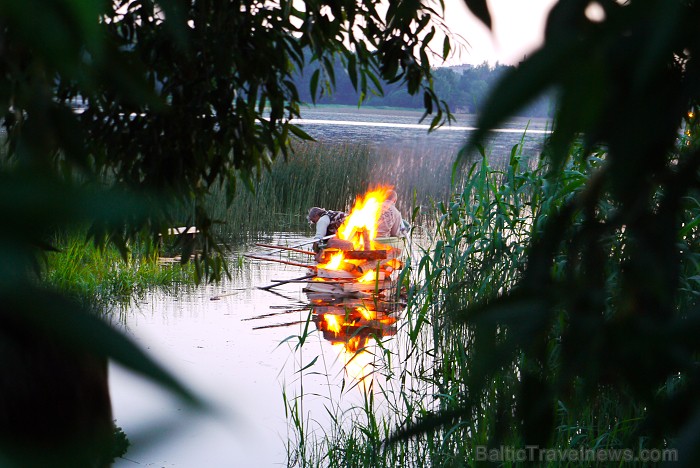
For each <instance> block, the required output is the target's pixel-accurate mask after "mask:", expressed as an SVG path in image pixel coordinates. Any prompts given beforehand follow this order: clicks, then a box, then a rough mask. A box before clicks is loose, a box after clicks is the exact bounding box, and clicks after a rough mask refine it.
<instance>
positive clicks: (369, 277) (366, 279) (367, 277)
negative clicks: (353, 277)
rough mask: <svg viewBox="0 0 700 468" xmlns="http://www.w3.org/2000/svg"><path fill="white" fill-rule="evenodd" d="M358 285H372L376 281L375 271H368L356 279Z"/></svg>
mask: <svg viewBox="0 0 700 468" xmlns="http://www.w3.org/2000/svg"><path fill="white" fill-rule="evenodd" d="M357 281H359V282H360V283H373V282H375V281H377V270H370V271H368V272H367V273H365V274H364V275H362V276H360V277H359V278H357Z"/></svg>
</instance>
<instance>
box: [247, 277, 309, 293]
mask: <svg viewBox="0 0 700 468" xmlns="http://www.w3.org/2000/svg"><path fill="white" fill-rule="evenodd" d="M314 276H316V275H315V274H310V275H305V276H302V277H301V278H292V279H289V280H283V281H277V282H275V283H273V284H270V285H268V286H262V287H261V286H258V289H262V290H264V291H267V290H269V289H271V288H274V287H276V286H279V285H281V284H287V283H294V282H296V281H303V280H305V279H308V278H313V277H314ZM304 282H305V281H304Z"/></svg>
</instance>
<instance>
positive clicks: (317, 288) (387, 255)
mask: <svg viewBox="0 0 700 468" xmlns="http://www.w3.org/2000/svg"><path fill="white" fill-rule="evenodd" d="M390 192H392V190H391V187H379V188H377V189H374V190H371V191H369V192H368V193H367V194H365V195H364V196H362V197H358V198H357V199H356V200H355V205H354V206H353V208H352V210H351V211H350V214H349V215H348V216H347V217H346V218H345V220H344V221H343V224H341V225H340V226H339V227H338V230H337V232H336V233H335V235H332V236H328V237H326V238H323V239H328V238H331V237H332V239H329V240H328V244H329V245H328V246H329V247H332V248H326V249H323V250H322V251H321V252H319V253H317V254H316V255H315V259H316V262H317V264H316V265H310V264H306V263H300V262H294V261H290V260H286V261H285V260H281V259H280V260H275V259H272V258H270V257H269V256H260V255H257V256H256V255H250V254H247V255H246V256H247V257H249V258H254V259H258V260H270V261H278V262H280V263H285V264H288V265H297V266H305V267H308V268H309V270H310V274H311V275H313V277H312V278H311V279H310V280H308V282H307V284H306V289H305V290H306V291H312V292H320V293H325V294H331V295H337V296H347V295H365V294H381V293H384V292H385V291H390V290H392V289H393V288H394V287H395V286H396V285H397V283H396V282H397V279H398V273H397V272H398V271H399V270H401V268H403V262H402V261H401V259H400V258H401V256H402V255H403V250H404V249H403V248H402V247H403V241H402V239H401V238H396V237H388V238H381V239H380V238H377V232H378V228H377V227H378V224H379V220H380V218H381V215H382V212H383V210H387V209H391V208H392V205H391V203H392V202H388V201H387V197H388V195H389V193H390ZM387 203H388V204H387ZM384 212H390V211H384ZM332 241H333V242H332ZM312 242H314V241H312ZM257 245H258V246H264V247H273V248H274V247H276V246H272V245H266V244H257ZM300 245H303V244H299V245H297V246H295V247H281V246H280V247H277V249H278V250H280V251H285V250H286V251H288V252H297V253H303V254H310V255H314V252H310V251H305V250H300V249H297V248H296V247H299V246H300Z"/></svg>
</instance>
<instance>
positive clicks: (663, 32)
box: [407, 0, 700, 464]
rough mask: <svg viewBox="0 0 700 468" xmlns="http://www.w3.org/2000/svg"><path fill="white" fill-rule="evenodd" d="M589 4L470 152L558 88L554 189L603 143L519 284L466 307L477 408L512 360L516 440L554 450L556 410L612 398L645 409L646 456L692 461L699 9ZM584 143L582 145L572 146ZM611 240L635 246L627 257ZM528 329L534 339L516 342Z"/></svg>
mask: <svg viewBox="0 0 700 468" xmlns="http://www.w3.org/2000/svg"><path fill="white" fill-rule="evenodd" d="M466 3H467V4H469V5H470V6H471V4H472V3H477V2H466ZM590 3H591V2H589V1H587V0H583V1H582V0H560V1H559V2H558V3H557V4H556V6H555V7H554V9H553V10H552V11H551V13H550V15H549V18H548V22H547V29H546V41H545V44H544V45H543V47H542V48H541V49H540V50H538V51H537V52H535V53H534V54H532V55H531V56H530V57H529V58H528V59H527V60H526V61H525V62H524V63H522V64H521V66H519V67H518V68H516V69H513V70H510V71H509V72H508V73H506V74H505V75H504V76H503V78H502V80H501V81H500V82H499V84H498V85H497V86H496V88H495V89H494V91H493V93H492V94H491V96H490V98H489V100H488V102H487V103H486V105H485V106H484V111H483V113H482V114H481V116H480V131H479V132H477V133H476V134H475V135H474V137H473V138H472V139H471V141H470V142H469V146H468V147H467V149H466V150H465V152H464V156H463V158H466V155H468V154H469V151H471V150H472V149H473V148H476V147H478V145H479V143H481V142H482V141H483V139H484V137H485V136H486V134H487V133H488V131H489V129H491V128H494V127H496V126H497V125H498V124H499V123H501V122H502V121H503V120H504V119H506V118H508V117H509V116H510V115H512V114H513V113H514V112H516V110H517V109H518V108H521V107H522V106H524V105H526V104H527V103H528V102H531V101H532V100H533V99H535V98H536V97H537V96H539V95H540V94H541V93H543V92H545V91H548V90H551V89H555V90H556V91H557V92H558V94H559V96H560V101H559V103H558V109H557V114H556V121H555V132H554V134H553V135H552V137H551V140H550V142H549V147H548V149H547V151H546V157H547V158H548V161H549V163H550V165H551V170H550V173H549V176H548V178H547V181H546V183H548V184H557V183H559V181H560V180H561V175H562V170H563V168H564V167H565V165H566V163H567V161H568V159H569V158H572V157H573V158H577V159H578V161H577V162H578V163H584V162H585V160H586V159H587V158H588V157H589V156H590V155H591V152H592V150H593V149H594V148H601V147H602V148H603V149H604V155H603V164H602V165H601V166H600V167H599V168H598V169H597V170H596V172H595V174H594V175H593V176H592V177H591V178H590V180H589V182H588V183H587V185H586V186H585V187H584V188H583V190H581V191H579V192H577V193H575V194H573V195H572V196H571V197H570V198H569V199H568V200H566V201H565V203H564V205H563V206H561V207H560V208H559V209H557V210H556V212H554V213H552V215H551V216H549V218H548V219H547V221H546V222H545V223H544V225H543V226H541V227H539V229H537V230H536V231H535V233H534V238H533V240H532V243H531V245H529V246H528V248H529V254H528V262H527V268H526V270H525V272H524V276H523V278H522V279H521V280H520V281H519V283H518V285H517V286H516V287H515V288H514V289H512V290H510V291H506V292H505V293H504V294H502V295H500V296H498V297H494V298H492V299H491V300H489V301H486V303H484V304H479V305H477V306H475V307H468V308H467V309H464V310H454V312H455V314H456V315H457V316H459V317H461V319H462V320H464V321H465V322H466V323H468V324H470V325H472V326H473V327H474V333H475V337H476V339H475V345H474V349H473V350H472V352H473V354H472V357H473V359H474V361H478V362H479V365H478V367H477V368H475V369H473V370H472V372H471V375H470V376H469V380H468V388H469V392H468V394H467V395H465V401H466V402H467V406H465V408H464V412H465V414H466V413H468V412H469V408H470V406H469V405H470V404H471V405H477V404H478V402H479V395H480V394H481V391H482V389H483V388H484V385H486V384H487V382H488V380H489V378H490V377H492V376H495V375H499V373H500V372H502V369H503V367H504V366H508V365H509V363H515V364H516V365H517V366H518V369H519V374H520V379H519V381H518V383H517V389H516V392H515V393H516V395H517V407H516V409H515V410H516V412H515V414H516V416H517V417H516V419H515V424H513V425H512V426H508V427H502V428H500V430H499V431H500V433H501V434H511V439H510V440H520V441H522V442H523V443H524V444H535V445H539V446H540V447H546V446H548V444H550V443H552V441H553V439H554V434H555V430H556V428H555V420H556V417H555V413H556V411H557V408H558V404H559V402H565V403H566V404H567V406H569V405H571V407H573V408H576V407H578V408H581V407H588V408H593V409H595V408H600V407H601V403H602V402H603V401H605V400H606V399H611V400H612V401H615V402H617V403H619V404H620V405H621V406H625V407H635V408H637V409H638V413H637V415H638V416H639V417H640V418H641V424H640V425H639V430H638V433H636V434H635V435H636V437H638V439H637V440H638V443H639V444H640V445H639V446H646V447H674V448H677V449H678V450H679V453H680V457H681V461H683V462H684V463H685V464H691V463H692V460H694V459H696V458H697V455H698V453H697V451H698V447H700V441H699V440H698V438H699V437H700V433H699V432H698V431H697V427H698V424H700V400H698V397H697V395H698V386H699V384H700V374H699V373H698V360H697V358H698V351H700V340H698V339H697V336H700V315H698V308H697V299H696V298H697V288H696V287H695V286H692V285H691V284H690V283H692V282H693V281H696V280H693V278H697V254H698V243H697V236H698V231H697V224H698V219H697V218H696V217H694V215H693V213H696V212H695V211H691V210H690V208H691V207H692V208H694V207H695V205H696V204H697V200H698V195H700V173H699V171H698V169H699V166H700V154H699V153H698V146H697V136H698V133H697V132H698V131H699V130H700V129H699V128H698V126H697V121H696V117H695V116H696V115H697V104H698V98H699V97H700V80H698V77H699V75H698V74H699V73H700V61H699V60H698V57H699V56H700V37H699V36H698V35H697V25H698V24H700V3H699V2H696V1H689V0H673V1H669V0H646V1H644V0H631V1H625V2H620V1H615V0H600V1H598V2H594V3H596V4H598V5H599V6H601V7H602V10H603V11H604V18H603V19H602V20H597V19H596V20H595V21H594V20H591V19H589V18H588V17H587V14H586V9H587V8H588V7H589V4H590ZM684 130H687V134H686V135H683V131H684ZM681 137H683V138H681ZM579 141H581V142H583V144H584V149H585V150H584V151H583V152H573V151H571V149H572V147H573V145H574V144H576V143H577V142H579ZM613 238H614V239H619V241H618V242H620V243H621V245H622V246H623V247H622V252H621V253H620V252H616V253H615V254H614V255H613V254H612V252H611V251H610V250H609V249H610V246H611V245H612V243H611V242H610V240H611V239H613ZM611 262H616V263H615V264H614V265H613V264H611ZM612 272H619V274H617V275H613V274H612ZM523 324H528V325H527V326H528V333H518V330H521V329H522V327H523ZM496 329H498V330H500V331H501V333H494V330H496ZM459 416H460V415H459V414H446V415H444V417H440V416H437V417H434V418H431V419H429V420H426V421H425V422H424V423H422V424H419V425H418V426H417V428H420V427H424V428H425V427H436V426H439V425H442V424H450V423H451V422H452V421H453V420H454V419H455V418H459ZM605 416H606V415H605V414H603V413H601V418H603V417H605ZM497 432H498V431H497ZM409 433H411V431H408V432H407V434H409ZM490 442H491V443H495V442H497V440H492V441H490ZM631 448H638V446H634V447H631Z"/></svg>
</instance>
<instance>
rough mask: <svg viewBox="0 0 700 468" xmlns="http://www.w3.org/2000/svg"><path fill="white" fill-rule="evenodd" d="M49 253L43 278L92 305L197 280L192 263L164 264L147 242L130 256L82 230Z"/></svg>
mask: <svg viewBox="0 0 700 468" xmlns="http://www.w3.org/2000/svg"><path fill="white" fill-rule="evenodd" d="M54 245H55V246H56V247H57V251H56V252H49V253H47V254H46V269H45V272H44V274H43V280H44V281H45V282H46V283H47V284H48V285H50V286H52V287H55V288H57V289H59V290H61V291H65V292H67V293H68V294H69V295H71V296H72V297H74V298H76V299H78V300H79V301H81V302H83V303H86V304H89V305H99V306H103V307H106V308H108V309H109V308H111V307H113V306H117V305H120V304H127V303H129V301H131V300H132V299H134V298H137V297H141V295H143V294H144V293H145V292H146V291H147V290H149V289H150V288H153V287H160V288H165V289H168V288H173V287H176V286H178V285H183V284H193V283H194V269H193V267H192V265H191V264H185V265H180V264H179V263H168V264H163V263H160V262H159V261H158V258H159V257H158V252H157V249H155V248H153V247H152V246H148V244H147V243H145V242H144V244H142V245H140V246H132V248H131V250H130V252H129V253H128V256H127V258H126V259H125V258H123V257H122V256H121V254H120V253H119V251H118V250H117V249H116V248H115V247H112V246H111V245H109V246H106V247H104V248H98V247H95V246H94V245H93V244H91V243H89V242H88V241H86V240H85V237H84V235H82V234H77V233H75V234H64V235H60V236H58V237H57V239H56V240H55V242H54Z"/></svg>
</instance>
